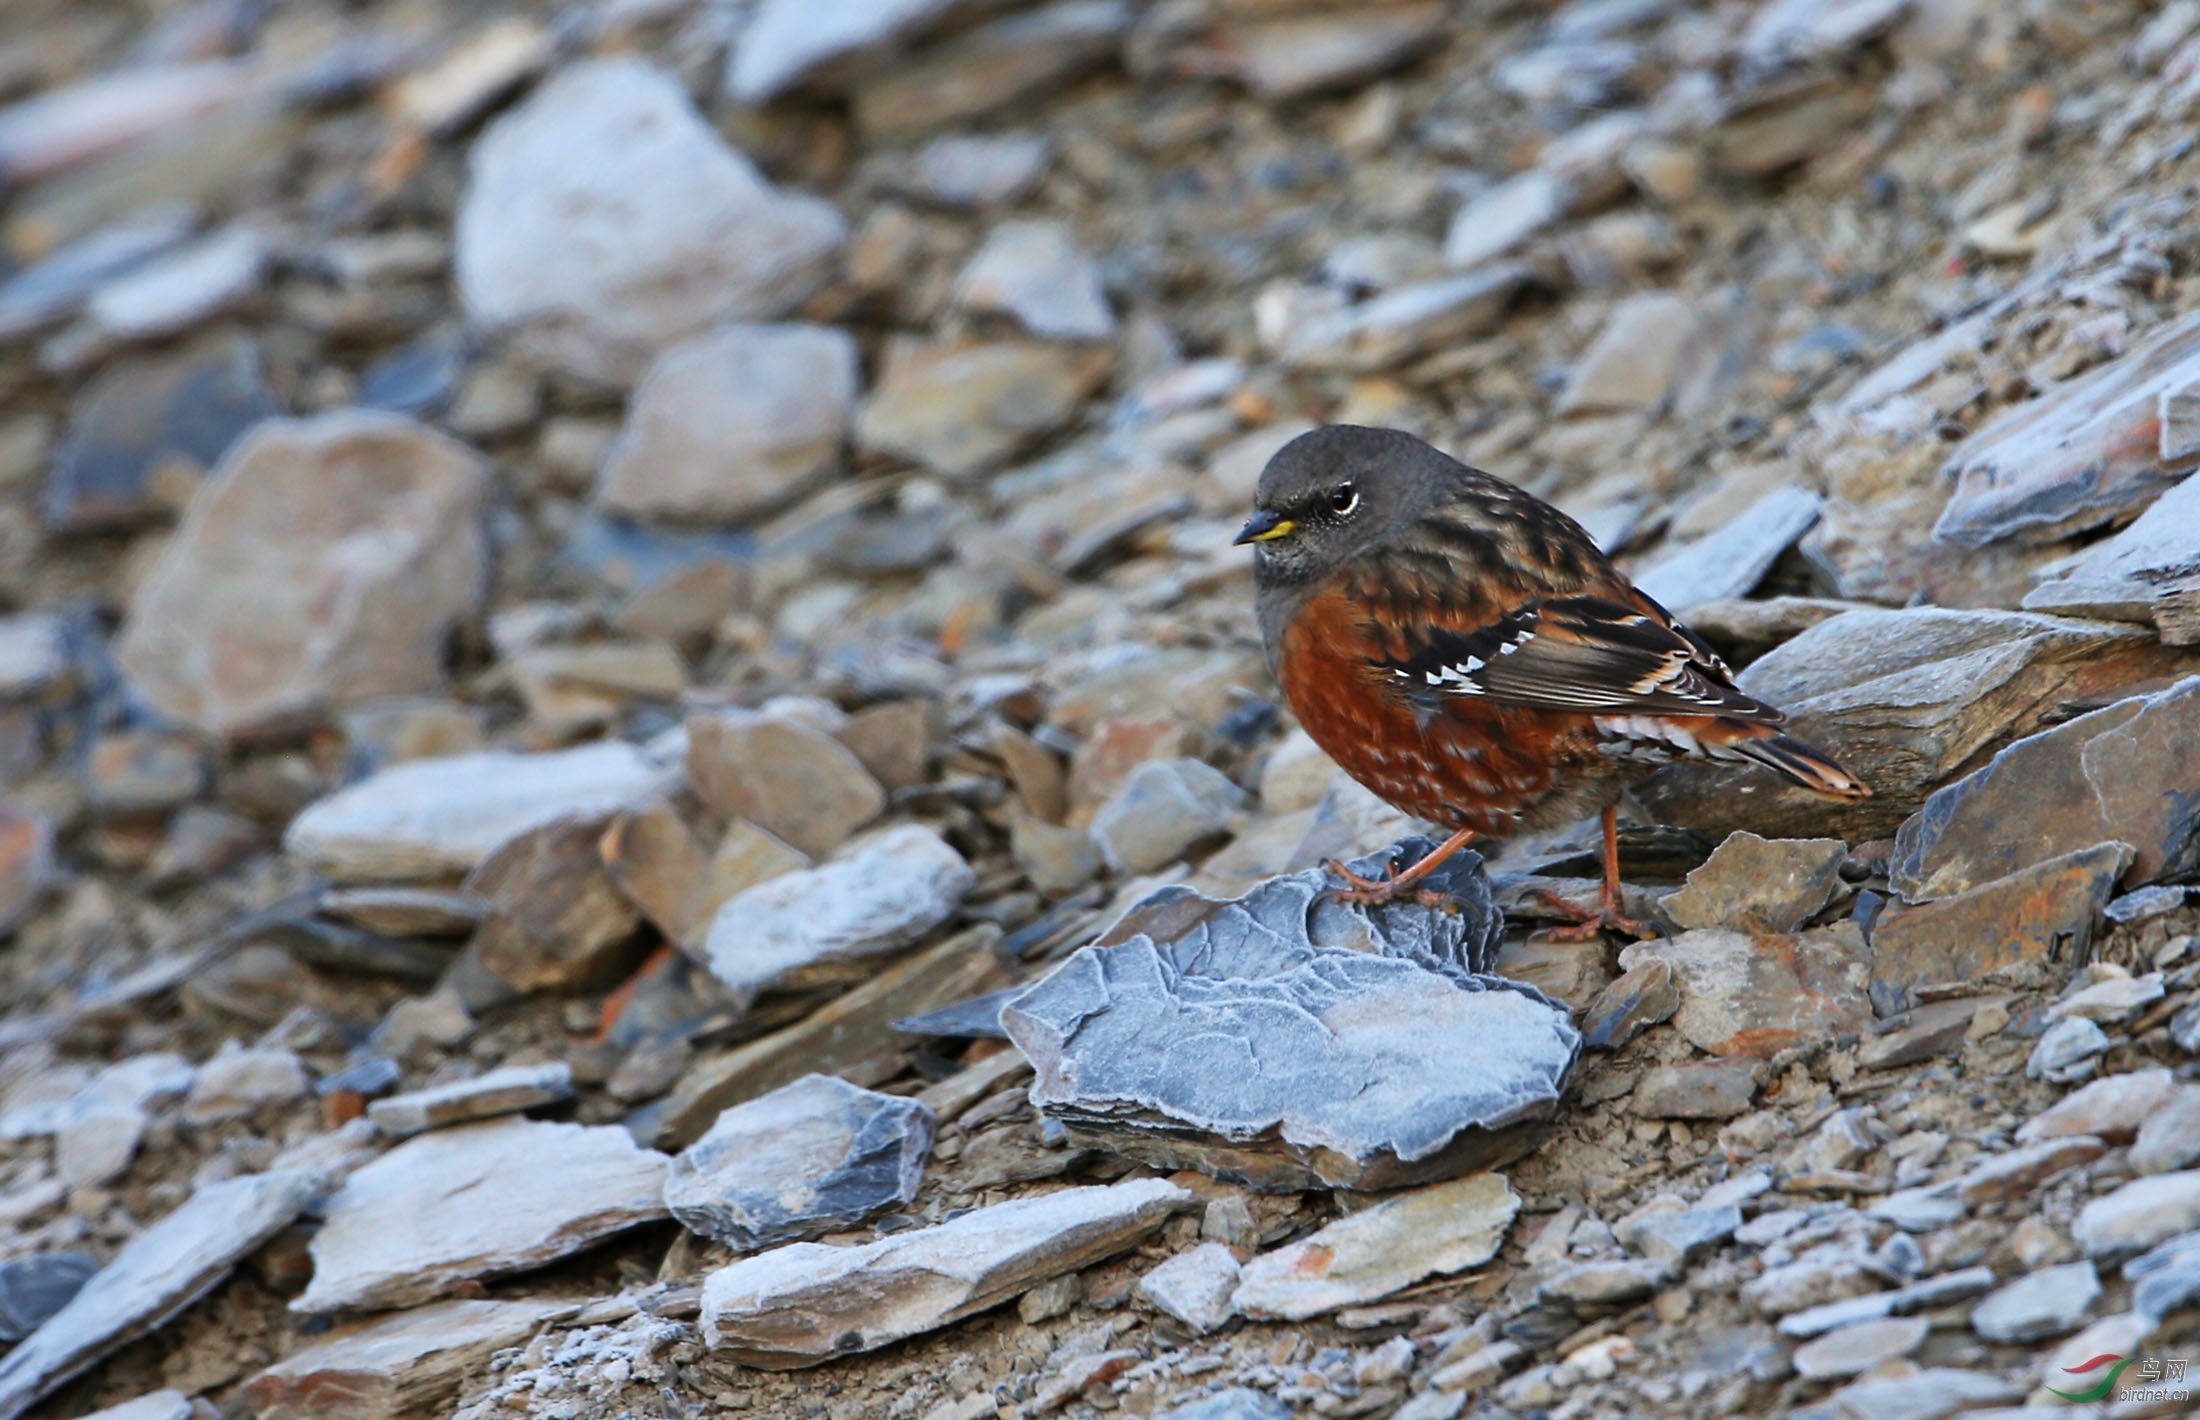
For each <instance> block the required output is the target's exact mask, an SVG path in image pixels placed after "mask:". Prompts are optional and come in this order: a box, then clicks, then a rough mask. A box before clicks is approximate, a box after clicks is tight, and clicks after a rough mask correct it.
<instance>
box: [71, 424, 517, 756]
mask: <svg viewBox="0 0 2200 1420" xmlns="http://www.w3.org/2000/svg"><path fill="white" fill-rule="evenodd" d="M486 479H487V471H486V469H485V468H484V467H483V465H482V463H481V461H480V460H479V459H478V458H477V457H476V456H475V455H474V454H473V453H472V452H471V451H470V450H468V449H466V448H465V447H463V446H462V445H459V444H456V443H453V442H452V441H450V440H448V439H446V438H444V437H442V436H441V435H439V434H436V433H434V432H432V431H430V430H428V429H426V428H423V427H421V426H419V425H416V424H413V423H411V422H410V421H407V420H402V419H397V418H393V417H390V416H387V415H374V414H331V415H324V416H322V417H321V418H318V419H313V420H301V421H297V422H289V423H276V424H269V425H265V426H263V427H262V428H260V429H259V430H258V431H256V432H255V433H254V434H253V435H252V436H251V437H250V438H248V439H246V440H244V441H243V442H242V443H240V444H239V445H238V446H237V447H236V448H235V449H233V450H232V451H231V452H230V453H229V454H228V456H226V457H225V458H224V459H223V461H222V466H221V468H219V469H218V470H216V472H215V473H214V475H213V476H212V477H211V478H210V479H208V481H207V483H206V485H205V486H204V487H203V488H202V489H200V490H199V492H198V493H197V494H196V495H194V496H193V498H192V500H191V505H190V508H189V509H188V510H187V512H186V513H185V516H184V521H183V526H182V527H181V528H180V529H178V531H177V533H176V536H175V538H174V540H173V541H171V542H170V543H169V544H168V545H167V547H166V548H165V549H163V551H162V553H161V555H160V558H159V560H158V561H157V562H156V563H155V565H154V567H153V569H152V571H151V572H150V573H149V574H148V575H147V577H146V580H145V582H144V584H143V585H142V586H141V587H140V588H139V589H138V593H137V595H136V596H135V597H134V598H133V599H132V602H131V606H130V615H129V619H128V620H127V621H126V622H125V623H124V625H123V629H122V634H121V635H120V636H119V637H118V638H117V640H116V643H115V656H116V659H117V660H118V661H119V662H120V663H121V665H122V668H123V670H124V671H125V672H126V673H127V674H128V675H129V677H130V679H131V682H132V684H133V685H134V686H135V687H136V688H137V690H138V691H139V692H140V693H141V694H143V695H144V696H145V697H146V698H147V699H148V700H150V701H151V702H152V703H153V704H154V705H155V706H156V707H158V708H159V709H160V710H161V711H163V712H164V713H166V714H169V715H173V716H175V717H177V718H178V719H181V720H185V721H187V722H189V723H191V724H193V725H196V726H198V727H199V728H201V729H204V730H206V731H208V732H209V733H212V734H216V735H224V736H236V735H243V734H249V733H252V732H255V731H261V730H266V729H269V728H274V727H279V726H284V725H288V724H294V723H296V722H298V721H300V720H302V719H306V718H309V717H313V716H318V715H322V714H325V713H326V712H327V711H328V709H329V708H331V707H333V706H337V705H342V704H346V703H353V702H358V701H362V700H367V699H370V698H372V697H374V696H378V695H398V694H404V693H407V692H411V691H421V690H431V689H434V688H435V687H437V686H438V685H440V684H441V683H442V680H443V663H444V656H445V649H446V642H447V640H448V638H449V637H450V635H451V633H452V631H453V630H454V629H455V628H456V627H457V625H458V624H459V623H460V622H462V621H464V620H465V619H467V618H469V617H471V616H472V615H474V614H475V612H476V611H477V609H478V608H479V605H480V602H481V598H482V596H483V593H484V591H485V590H486V587H485V581H486V577H487V557H488V549H487V547H486V545H485V541H484V538H483V535H482V530H481V525H480V517H481V506H482V502H483V500H484V499H485V498H486V496H487V483H486Z"/></svg>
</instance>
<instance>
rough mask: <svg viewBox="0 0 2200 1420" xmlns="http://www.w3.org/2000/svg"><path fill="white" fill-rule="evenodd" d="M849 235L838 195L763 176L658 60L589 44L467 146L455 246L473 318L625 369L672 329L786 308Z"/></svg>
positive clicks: (585, 366) (609, 378)
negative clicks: (599, 55) (593, 53)
mask: <svg viewBox="0 0 2200 1420" xmlns="http://www.w3.org/2000/svg"><path fill="white" fill-rule="evenodd" d="M846 240H847V226H846V224H845V223H844V222H843V221H842V220H841V218H840V214H839V213H838V212H836V211H834V210H833V208H832V207H831V206H830V205H829V204H827V203H825V202H822V201H820V200H818V199H816V198H814V197H800V196H793V195H790V194H786V193H782V192H778V191H775V190H774V189H773V188H772V187H771V185H770V184H768V183H767V182H765V180H764V179H763V177H762V176H761V175H760V174H759V173H758V172H757V171H756V169H755V167H754V166H753V165H751V164H750V162H749V161H748V159H746V158H744V157H742V156H741V155H740V154H739V153H736V152H735V151H733V149H731V148H729V147H727V146H726V145H725V143H724V142H723V141H722V140H721V139H720V138H719V137H718V135H717V134H716V133H715V132H713V131H712V129H711V127H710V125H709V124H707V123H705V122H704V121H703V118H702V116H701V115H700V114H698V113H696V111H695V108H694V106H693V105H692V104H691V103H689V102H688V97H687V93H686V91H685V90H683V89H682V88H681V87H680V84H679V82H678V81H677V80H675V79H674V78H673V77H672V76H671V75H669V74H667V73H664V72H663V71H662V70H659V69H656V68H654V67H652V66H651V65H649V64H647V63H644V62H643V61H641V60H639V59H633V58H614V59H590V60H584V61H582V62H581V63H579V64H576V65H574V66H572V67H571V68H569V69H567V70H566V71H565V72H564V73H562V74H560V75H559V76H558V77H557V78H555V79H553V80H551V81H550V82H549V83H547V84H545V85H543V86H542V87H541V88H540V89H538V90H536V91H535V93H534V94H533V95H531V96H530V97H529V98H528V99H527V101H526V102H525V103H523V104H521V105H520V106H519V107H517V108H515V109H513V110H512V111H511V112H509V113H507V114H505V115H504V116H503V117H501V118H499V119H498V120H497V121H496V122H495V123H493V124H491V125H490V126H489V129H488V131H487V132H486V133H484V134H483V135H482V136H481V138H480V140H479V141H478V142H477V143H476V144H475V145H474V151H473V159H472V177H471V180H470V181H469V183H468V184H467V188H466V195H465V199H464V201H463V202H462V204H461V205H460V208H459V213H458V233H457V245H456V249H455V251H454V253H453V261H454V264H455V267H456V275H457V278H458V291H459V296H460V298H461V300H463V301H464V303H465V307H466V314H467V317H468V318H469V319H470V320H471V321H472V322H473V323H474V324H475V325H477V326H479V327H482V328H484V329H488V330H496V331H505V330H509V331H511V332H513V333H514V334H516V335H517V336H518V338H519V339H520V340H521V342H522V343H523V344H524V345H525V347H526V348H527V349H528V350H530V351H531V352H532V353H533V354H535V355H536V356H537V357H538V358H540V359H542V360H544V361H547V362H548V363H550V364H552V365H555V366H557V367H560V368H562V369H565V370H569V371H571V372H572V373H574V374H576V375H579V376H581V377H583V378H586V379H592V380H600V381H604V382H607V383H612V384H626V383H628V382H630V381H632V380H633V379H634V378H635V377H636V376H638V375H639V374H640V373H641V372H642V369H643V367H644V366H645V365H646V364H647V363H648V361H649V359H650V357H651V356H652V355H654V354H655V353H656V352H657V351H658V350H659V349H661V348H663V347H664V346H666V345H670V344H671V343H673V342H674V341H677V340H679V339H681V338H683V337H685V336H689V335H693V334H695V333H696V332H698V331H702V330H706V329H708V328H709V327H711V326H714V325H719V324H722V323H724V322H727V321H740V320H770V319H773V318H774V317H777V316H781V315H784V314H786V313H787V312H788V311H791V310H793V309H794V308H795V307H796V306H797V305H800V304H801V303H802V302H803V301H804V300H806V299H807V298H808V297H809V296H810V294H811V293H812V292H814V291H816V290H817V288H818V287H819V286H821V285H822V284H824V282H825V280H826V279H827V277H828V276H829V275H830V271H831V263H832V260H833V257H834V256H835V255H836V254H837V253H838V252H839V250H840V248H841V246H842V244H843V243H844V242H845V241H846Z"/></svg>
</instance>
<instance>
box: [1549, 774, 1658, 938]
mask: <svg viewBox="0 0 2200 1420" xmlns="http://www.w3.org/2000/svg"><path fill="white" fill-rule="evenodd" d="M1537 895H1538V896H1540V897H1541V898H1542V899H1543V900H1544V901H1545V902H1547V903H1549V904H1550V905H1551V906H1553V907H1555V908H1557V909H1558V910H1559V911H1561V912H1564V913H1565V914H1566V915H1567V916H1569V917H1572V918H1573V919H1574V921H1573V923H1572V925H1570V926H1565V927H1553V928H1551V929H1550V934H1551V935H1552V936H1554V937H1557V938H1559V939H1560V940H1562V941H1574V940H1579V939H1582V938H1586V937H1594V936H1595V935H1596V934H1597V933H1599V932H1604V931H1612V932H1624V933H1626V934H1627V935H1628V936H1630V937H1636V938H1642V937H1654V936H1656V935H1657V934H1658V932H1657V929H1656V928H1655V927H1652V926H1651V925H1650V924H1649V923H1647V922H1638V921H1636V920H1635V919H1634V918H1632V917H1629V916H1628V915H1626V914H1625V913H1623V912H1621V911H1620V900H1619V809H1618V808H1617V807H1616V806H1615V807H1612V808H1608V809H1606V810H1605V811H1604V885H1603V886H1602V887H1601V888H1600V889H1599V890H1598V892H1597V907H1596V910H1595V911H1593V912H1584V911H1583V910H1582V909H1580V908H1578V907H1576V906H1574V905H1573V904H1572V903H1570V902H1568V901H1566V900H1565V899H1564V898H1562V897H1560V896H1559V895H1558V894H1557V893H1554V892H1543V893H1539V894H1537Z"/></svg>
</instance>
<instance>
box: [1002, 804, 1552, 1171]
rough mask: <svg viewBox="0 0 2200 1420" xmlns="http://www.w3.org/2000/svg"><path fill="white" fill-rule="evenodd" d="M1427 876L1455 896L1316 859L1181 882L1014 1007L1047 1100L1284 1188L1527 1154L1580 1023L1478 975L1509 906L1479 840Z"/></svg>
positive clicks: (1100, 1136)
mask: <svg viewBox="0 0 2200 1420" xmlns="http://www.w3.org/2000/svg"><path fill="white" fill-rule="evenodd" d="M1425 846H1427V840H1425V839H1409V840H1407V841H1406V842H1405V843H1403V844H1400V845H1398V848H1397V850H1396V854H1397V856H1398V857H1400V858H1401V859H1404V860H1407V861H1410V860H1411V858H1412V857H1414V856H1415V855H1416V854H1417V853H1418V852H1419V851H1421V850H1422V849H1423V848H1424V847H1425ZM1390 857H1391V855H1390V854H1383V855H1378V856H1377V857H1374V858H1369V859H1362V860H1360V862H1359V864H1358V865H1357V869H1358V871H1361V872H1363V873H1367V872H1379V871H1382V869H1383V867H1384V865H1385V864H1386V863H1387V862H1388V861H1389V860H1390ZM1430 885H1431V886H1433V887H1435V888H1437V889H1438V890H1441V891H1445V892H1449V893H1451V894H1453V895H1454V896H1455V897H1456V898H1457V899H1458V903H1459V910H1458V911H1456V912H1438V911H1435V910H1432V909H1430V908H1426V907H1422V906H1419V905H1418V904H1414V903H1410V902H1408V903H1393V904H1389V905H1386V906H1383V907H1379V908H1375V909H1372V910H1370V909H1366V908H1362V907H1359V906H1351V905H1345V904H1339V903H1336V902H1333V901H1330V900H1328V898H1327V896H1326V891H1327V889H1328V888H1330V887H1334V886H1335V880H1334V879H1331V878H1329V877H1327V875H1326V874H1324V873H1322V872H1320V871H1319V870H1315V871H1308V872H1303V873H1297V874H1293V875H1291V876H1289V877H1282V878H1276V879H1273V880H1271V881H1269V882H1267V883H1264V884H1262V885H1261V886H1260V887H1258V888H1255V889H1254V890H1253V891H1252V892H1250V893H1248V894H1246V895H1245V896H1244V897H1242V898H1238V899H1233V900H1230V901H1227V902H1218V901H1216V900H1214V899H1212V898H1206V897H1201V896H1199V895H1197V894H1195V893H1193V892H1191V891H1190V890H1189V889H1184V888H1173V889H1165V890H1164V891H1163V892H1162V893H1159V894H1157V895H1155V896H1154V897H1152V898H1150V899H1148V900H1147V901H1146V902H1145V903H1143V904H1141V905H1140V906H1139V907H1138V908H1137V909H1134V910H1133V911H1132V912H1131V913H1130V914H1128V915H1127V916H1126V917H1125V918H1124V919H1123V920H1122V921H1120V922H1118V923H1117V924H1116V925H1115V926H1114V927H1113V928H1111V929H1110V930H1109V931H1108V932H1107V933H1106V934H1105V935H1103V936H1102V937H1101V939H1100V940H1099V941H1098V942H1096V943H1095V944H1093V945H1091V946H1088V947H1086V948H1084V949H1083V950H1081V951H1080V952H1078V953H1077V955H1075V956H1073V957H1071V958H1070V959H1069V960H1068V961H1067V962H1065V963H1063V965H1062V966H1061V967H1060V968H1058V969H1057V970H1056V971H1055V972H1054V973H1053V974H1052V975H1051V976H1049V977H1047V978H1046V980H1044V981H1042V982H1041V983H1040V984H1038V985H1037V986H1035V987H1033V988H1032V989H1031V990H1030V991H1028V992H1026V993H1025V994H1024V995H1022V996H1020V997H1018V998H1017V999H1016V1000H1014V1001H1013V1002H1011V1003H1010V1004H1009V1005H1008V1006H1007V1007H1005V1008H1004V1009H1003V1011H1002V1013H1001V1023H1002V1025H1003V1026H1004V1027H1006V1029H1007V1030H1008V1032H1009V1036H1010V1038H1011V1039H1013V1040H1014V1041H1015V1042H1016V1044H1017V1046H1018V1048H1020V1049H1021V1050H1022V1051H1023V1052H1024V1054H1025V1055H1027V1056H1028V1057H1030V1059H1031V1061H1032V1064H1033V1067H1034V1069H1035V1070H1036V1071H1037V1076H1038V1078H1037V1080H1036V1082H1035V1083H1034V1085H1033V1087H1032V1101H1033V1103H1035V1104H1037V1105H1038V1106H1039V1107H1040V1109H1041V1110H1042V1111H1043V1112H1044V1113H1045V1114H1046V1115H1047V1116H1048V1117H1050V1118H1052V1119H1055V1120H1058V1121H1060V1122H1061V1123H1062V1124H1063V1125H1064V1126H1065V1127H1066V1128H1067V1129H1068V1130H1069V1133H1070V1135H1071V1137H1072V1138H1073V1139H1076V1140H1079V1141H1081V1142H1085V1143H1090V1144H1097V1145H1100V1146H1102V1147H1105V1148H1109V1149H1112V1150H1115V1151H1116V1152H1118V1153H1122V1154H1126V1155H1128V1156H1130V1157H1132V1158H1136V1159H1138V1160H1140V1161H1142V1162H1146V1163H1151V1164H1154V1165H1155V1166H1157V1167H1164V1168H1183V1167H1191V1168H1197V1169H1201V1170H1203V1171H1205V1172H1208V1173H1214V1174H1219V1175H1222V1176H1224V1177H1231V1178H1238V1179H1243V1180H1245V1181H1247V1182H1250V1183H1253V1184H1255V1185H1256V1186H1260V1187H1267V1188H1307V1187H1322V1186H1331V1187H1336V1186H1342V1187H1352V1188H1389V1187H1396V1186H1399V1185H1402V1184H1409V1183H1422V1182H1428V1181H1430V1180H1433V1179H1442V1178H1450V1177H1454V1176H1457V1175H1459V1174H1463V1173H1469V1172H1472V1171H1474V1170H1476V1169H1479V1168H1483V1167H1487V1166H1488V1165H1489V1164H1490V1163H1492V1162H1493V1161H1495V1160H1498V1159H1501V1158H1506V1157H1511V1156H1512V1155H1513V1154H1516V1153H1517V1152H1518V1151H1519V1150H1520V1148H1521V1147H1523V1144H1524V1140H1523V1137H1522V1136H1523V1135H1524V1134H1525V1133H1526V1132H1527V1130H1528V1128H1529V1126H1531V1125H1532V1123H1533V1121H1536V1120H1540V1119H1543V1118H1547V1117H1548V1116H1549V1115H1550V1113H1551V1112H1552V1110H1553V1109H1554V1108H1555V1107H1556V1105H1557V1101H1558V1094H1559V1090H1560V1087H1561V1086H1562V1085H1563V1083H1564V1081H1565V1078H1566V1074H1567V1072H1568V1071H1569V1070H1570V1069H1571V1068H1572V1065H1573V1061H1574V1056H1575V1054H1576V1052H1577V1050H1578V1048H1579V1045H1580V1037H1579V1036H1578V1035H1576V1034H1575V1032H1574V1029H1573V1027H1572V1026H1571V1025H1570V1024H1569V1023H1568V1018H1567V1013H1566V1011H1565V1010H1564V1009H1563V1008H1562V1007H1559V1006H1556V1005H1554V1004H1552V1003H1551V1002H1550V1001H1548V1000H1547V999H1546V998H1545V997H1543V996H1542V995H1541V994H1540V993H1537V992H1535V991H1533V990H1531V989H1529V988H1527V987H1522V986H1519V985H1517V984H1515V983H1512V982H1507V981H1504V980H1501V979H1499V978H1496V977H1492V976H1487V975H1480V974H1477V973H1478V971H1479V970H1486V969H1487V966H1488V963H1489V961H1490V960H1491V958H1492V957H1493V956H1494V954H1495V950H1496V937H1497V933H1498V932H1499V931H1500V930H1501V927H1502V923H1501V920H1500V918H1499V917H1498V915H1497V912H1496V910H1495V908H1494V906H1493V905H1492V904H1491V901H1490V898H1489V895H1488V893H1489V889H1488V880H1487V879H1486V878H1485V877H1484V876H1483V875H1482V872H1481V865H1480V861H1479V859H1477V858H1475V857H1473V856H1472V855H1471V854H1468V853H1462V854H1460V855H1458V857H1457V858H1455V859H1454V860H1453V861H1452V862H1450V863H1447V864H1446V865H1445V866H1444V868H1443V869H1442V870H1440V871H1439V873H1437V874H1436V875H1434V876H1433V877H1432V879H1431V880H1430Z"/></svg>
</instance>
